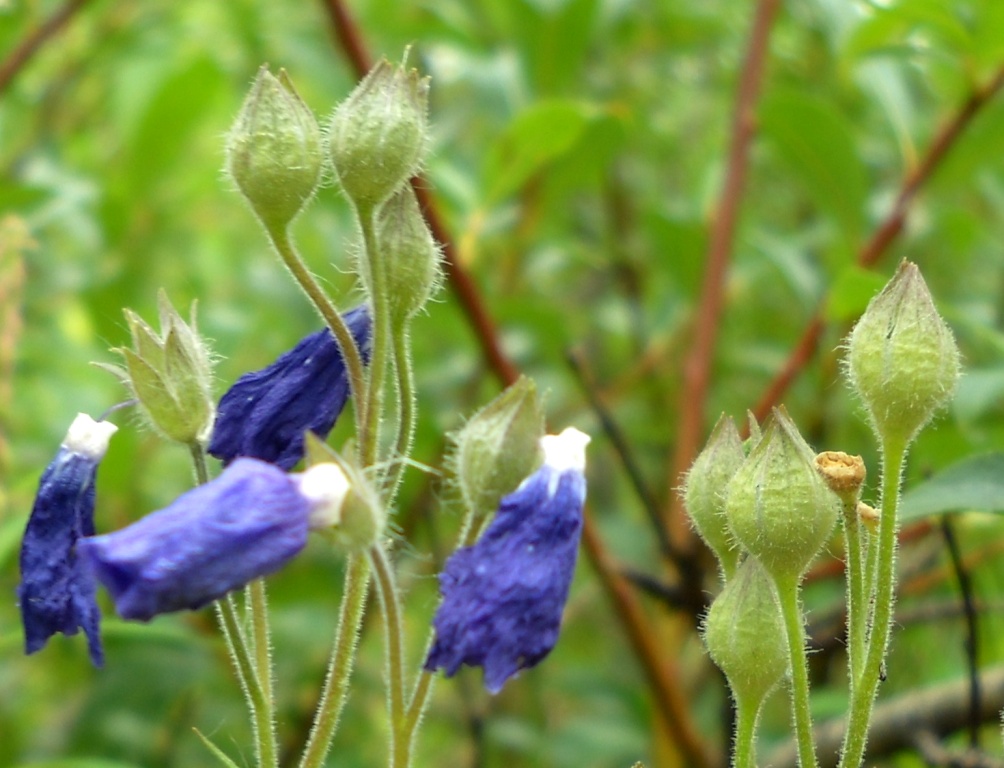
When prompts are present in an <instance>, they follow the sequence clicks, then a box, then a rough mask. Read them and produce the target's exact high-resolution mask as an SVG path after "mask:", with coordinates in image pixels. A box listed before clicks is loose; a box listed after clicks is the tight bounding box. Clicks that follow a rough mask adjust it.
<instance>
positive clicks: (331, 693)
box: [299, 557, 370, 768]
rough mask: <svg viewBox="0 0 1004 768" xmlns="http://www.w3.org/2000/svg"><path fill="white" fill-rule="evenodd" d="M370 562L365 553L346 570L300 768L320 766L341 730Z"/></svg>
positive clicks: (316, 767) (363, 611)
mask: <svg viewBox="0 0 1004 768" xmlns="http://www.w3.org/2000/svg"><path fill="white" fill-rule="evenodd" d="M369 582H370V562H369V559H368V558H366V557H352V558H350V559H349V561H348V564H347V566H346V571H345V593H344V595H343V596H342V604H341V607H340V609H339V612H338V626H337V628H336V629H335V641H334V643H333V645H332V648H331V657H330V660H329V662H328V674H327V676H326V677H325V679H324V690H323V692H322V693H321V700H320V701H319V702H318V704H317V713H316V714H315V715H314V725H313V727H312V728H311V730H310V737H309V738H308V739H307V746H306V747H304V750H303V757H301V758H300V763H299V768H321V766H323V765H324V760H325V758H326V757H327V755H328V751H329V750H330V749H331V742H332V740H333V739H334V737H335V731H336V730H338V720H339V717H340V716H341V714H342V710H343V709H344V707H345V701H346V699H347V698H348V691H349V677H350V675H351V674H352V664H353V661H354V660H355V651H356V645H357V643H358V641H359V628H360V626H362V622H363V614H364V613H365V608H366V593H367V591H368V590H369Z"/></svg>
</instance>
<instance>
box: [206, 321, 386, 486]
mask: <svg viewBox="0 0 1004 768" xmlns="http://www.w3.org/2000/svg"><path fill="white" fill-rule="evenodd" d="M344 319H345V322H346V324H347V325H348V327H349V331H350V332H351V333H352V337H353V339H355V342H356V344H357V345H358V347H359V349H360V350H361V352H362V355H363V359H364V360H365V359H367V358H368V357H369V343H370V326H371V321H370V315H369V309H368V308H367V307H366V306H365V305H364V306H360V307H356V308H355V309H353V310H352V311H350V312H347V313H346V314H345V318H344ZM348 397H349V380H348V374H347V372H346V370H345V361H344V360H343V359H342V353H341V350H340V349H339V347H338V343H337V342H336V341H335V337H334V336H333V335H332V334H331V331H329V330H328V329H327V328H325V329H324V330H322V331H318V332H317V333H312V334H310V335H309V336H307V337H306V338H304V339H303V340H302V341H300V343H299V344H297V345H296V346H295V347H294V348H293V349H291V350H290V351H289V352H286V353H285V354H283V355H282V356H281V357H279V359H278V360H276V361H275V362H274V363H272V364H271V365H270V366H268V367H267V368H264V369H262V370H260V371H254V372H252V373H246V374H244V375H243V376H241V377H240V378H239V379H238V380H237V382H236V383H235V384H234V385H233V386H232V387H231V388H230V389H229V390H228V391H227V392H226V394H224V395H223V398H222V399H221V400H220V405H219V409H218V411H217V415H216V424H215V426H214V427H213V437H212V440H211V442H210V444H209V453H210V454H212V455H213V456H215V457H216V458H218V459H222V460H223V462H224V463H229V462H231V461H233V460H234V459H235V458H236V457H238V456H251V457H253V458H257V459H261V460H262V461H267V462H269V463H272V464H275V465H276V466H279V467H282V468H283V469H286V470H289V469H292V468H293V467H294V466H295V465H296V463H297V462H298V461H300V459H302V458H303V435H304V432H306V431H307V430H310V431H312V432H314V433H315V434H317V435H318V436H320V437H322V438H323V437H327V435H328V433H329V432H330V431H331V428H332V427H333V426H334V424H335V421H336V420H337V419H338V416H339V414H340V413H341V412H342V410H343V409H344V408H345V403H346V401H347V400H348Z"/></svg>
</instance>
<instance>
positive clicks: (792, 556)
mask: <svg viewBox="0 0 1004 768" xmlns="http://www.w3.org/2000/svg"><path fill="white" fill-rule="evenodd" d="M839 508H840V501H839V499H838V498H837V497H836V495H834V493H833V492H832V491H831V490H830V489H829V488H828V487H827V485H826V483H825V482H824V481H823V478H822V477H820V475H819V473H818V472H817V471H816V467H815V456H814V454H813V451H812V449H811V448H810V447H809V445H808V443H806V442H805V440H804V439H803V438H802V436H801V435H800V434H799V432H798V428H797V427H796V426H795V424H794V423H793V422H792V421H791V419H790V418H789V417H788V414H787V412H786V411H785V410H784V409H783V408H782V409H778V408H775V409H774V412H773V414H772V417H771V418H770V419H769V420H768V422H767V425H766V427H765V428H764V432H763V437H762V438H761V440H760V442H759V443H757V445H756V446H755V447H754V448H753V450H752V451H751V452H750V455H749V456H748V457H747V459H746V461H745V462H744V463H743V465H742V466H741V467H740V468H739V470H738V471H737V472H736V474H735V475H734V476H733V478H732V480H731V481H730V482H729V485H728V490H727V496H726V500H725V514H726V515H727V517H728V521H729V525H730V527H731V528H732V533H733V534H734V535H735V537H736V540H737V541H738V542H739V543H740V544H741V545H742V546H743V547H744V548H745V549H746V550H747V551H749V552H750V553H751V554H753V555H754V556H756V557H757V558H758V559H759V560H760V562H761V563H762V564H763V566H764V568H766V569H767V571H768V572H769V573H770V574H771V575H772V576H774V578H776V579H780V578H785V579H790V578H796V577H798V576H801V575H802V574H803V573H804V572H805V570H806V568H808V566H809V563H810V562H811V561H812V558H814V557H815V556H816V553H817V552H819V550H820V548H821V547H822V546H823V544H825V543H826V540H827V539H828V538H829V536H830V531H831V530H832V529H833V525H834V524H835V523H836V520H837V513H838V510H839Z"/></svg>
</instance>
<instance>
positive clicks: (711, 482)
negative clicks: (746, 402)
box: [683, 414, 746, 577]
mask: <svg viewBox="0 0 1004 768" xmlns="http://www.w3.org/2000/svg"><path fill="white" fill-rule="evenodd" d="M745 458H746V454H745V453H743V444H742V440H740V438H739V430H737V429H736V425H735V422H734V421H733V420H732V419H731V418H730V417H727V416H725V414H722V416H721V417H720V418H719V419H718V423H717V424H716V425H715V428H714V430H713V431H712V432H711V437H709V438H708V442H707V445H705V446H704V450H702V451H701V453H700V454H699V455H698V456H697V458H696V459H695V460H694V464H693V466H691V468H690V471H689V472H688V473H687V479H686V482H685V484H684V491H683V503H684V505H685V506H686V508H687V512H688V513H689V514H690V520H691V522H692V523H693V525H694V529H695V530H696V531H697V533H698V534H700V536H701V538H702V539H704V542H705V543H706V544H707V545H708V547H710V548H711V551H712V552H714V553H715V556H716V557H717V558H718V562H719V564H720V565H721V568H722V573H723V574H724V575H725V576H726V577H728V576H729V575H731V573H732V572H733V571H734V570H735V567H736V561H737V559H738V557H739V550H738V548H736V547H735V545H734V542H733V540H732V534H731V532H730V531H729V525H728V521H727V520H726V518H725V487H726V486H727V485H728V483H729V480H731V479H732V476H733V475H735V473H736V471H737V470H738V469H739V467H740V466H741V465H742V463H743V461H744V460H745Z"/></svg>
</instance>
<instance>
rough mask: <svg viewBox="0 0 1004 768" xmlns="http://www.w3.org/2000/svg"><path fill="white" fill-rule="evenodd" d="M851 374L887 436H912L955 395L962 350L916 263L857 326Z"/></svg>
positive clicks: (904, 268)
mask: <svg viewBox="0 0 1004 768" xmlns="http://www.w3.org/2000/svg"><path fill="white" fill-rule="evenodd" d="M846 374H847V377H848V380H849V382H850V385H851V388H852V389H853V390H854V391H855V392H856V393H857V394H858V396H859V397H860V398H861V400H862V401H863V402H864V404H865V407H866V408H867V409H868V416H869V418H870V420H871V422H872V426H873V428H874V429H875V432H876V434H877V435H878V436H879V437H880V438H881V439H882V440H890V439H892V440H899V441H903V442H909V441H911V440H912V439H913V438H914V437H916V435H917V433H918V432H919V431H920V429H921V428H922V427H923V426H924V425H925V424H926V423H927V422H928V420H929V419H930V418H931V417H932V416H933V415H934V413H935V412H936V411H937V410H938V409H939V408H942V407H943V406H945V405H946V404H947V403H948V401H949V400H950V399H951V397H952V394H953V393H954V392H955V385H956V382H957V381H958V378H959V349H958V347H957V346H956V344H955V338H954V337H953V336H952V331H951V330H950V329H949V327H948V325H947V324H946V323H945V321H944V320H942V319H941V316H940V315H938V310H937V309H936V308H935V306H934V300H933V299H932V298H931V292H930V291H929V290H928V288H927V284H926V283H925V282H924V278H923V277H922V276H921V274H920V270H919V269H917V265H916V264H911V263H910V262H908V261H904V262H903V263H902V264H900V267H899V270H897V272H896V274H895V276H894V277H893V278H892V280H890V281H889V283H888V284H887V285H886V287H885V288H883V289H882V292H881V293H879V295H878V296H876V297H875V298H874V299H872V301H871V303H870V304H869V305H868V309H867V310H865V313H864V315H862V316H861V319H860V320H859V321H858V324H857V325H856V326H854V330H853V331H851V335H850V338H849V340H848V342H847V358H846Z"/></svg>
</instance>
